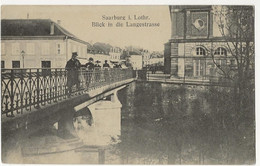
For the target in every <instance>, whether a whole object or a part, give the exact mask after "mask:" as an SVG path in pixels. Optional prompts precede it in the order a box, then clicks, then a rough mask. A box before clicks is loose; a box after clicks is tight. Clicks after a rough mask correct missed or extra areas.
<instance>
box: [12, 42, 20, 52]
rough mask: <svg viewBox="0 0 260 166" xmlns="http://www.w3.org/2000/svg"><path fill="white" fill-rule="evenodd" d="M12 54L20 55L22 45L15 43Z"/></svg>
mask: <svg viewBox="0 0 260 166" xmlns="http://www.w3.org/2000/svg"><path fill="white" fill-rule="evenodd" d="M12 54H13V55H19V54H20V44H19V43H13V44H12Z"/></svg>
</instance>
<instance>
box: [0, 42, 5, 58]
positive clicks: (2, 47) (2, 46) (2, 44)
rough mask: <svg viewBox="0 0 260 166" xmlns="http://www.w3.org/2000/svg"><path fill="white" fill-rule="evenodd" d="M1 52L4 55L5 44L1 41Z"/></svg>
mask: <svg viewBox="0 0 260 166" xmlns="http://www.w3.org/2000/svg"><path fill="white" fill-rule="evenodd" d="M1 54H2V55H4V54H5V44H4V43H1Z"/></svg>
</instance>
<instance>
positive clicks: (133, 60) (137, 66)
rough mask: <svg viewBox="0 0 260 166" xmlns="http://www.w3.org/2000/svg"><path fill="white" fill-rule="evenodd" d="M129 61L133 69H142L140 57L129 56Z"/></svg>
mask: <svg viewBox="0 0 260 166" xmlns="http://www.w3.org/2000/svg"><path fill="white" fill-rule="evenodd" d="M129 60H130V63H131V64H132V67H133V69H135V70H136V69H137V70H138V69H142V55H131V57H130V58H129Z"/></svg>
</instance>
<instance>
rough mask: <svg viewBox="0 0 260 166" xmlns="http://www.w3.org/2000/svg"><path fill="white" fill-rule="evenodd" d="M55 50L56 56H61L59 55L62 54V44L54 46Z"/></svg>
mask: <svg viewBox="0 0 260 166" xmlns="http://www.w3.org/2000/svg"><path fill="white" fill-rule="evenodd" d="M56 50H57V52H56V53H57V54H58V55H61V54H64V45H63V44H62V43H58V44H57V45H56Z"/></svg>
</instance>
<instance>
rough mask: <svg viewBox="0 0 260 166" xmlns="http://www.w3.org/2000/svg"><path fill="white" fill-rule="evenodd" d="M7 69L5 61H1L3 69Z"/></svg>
mask: <svg viewBox="0 0 260 166" xmlns="http://www.w3.org/2000/svg"><path fill="white" fill-rule="evenodd" d="M4 68H5V61H1V69H4Z"/></svg>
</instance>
